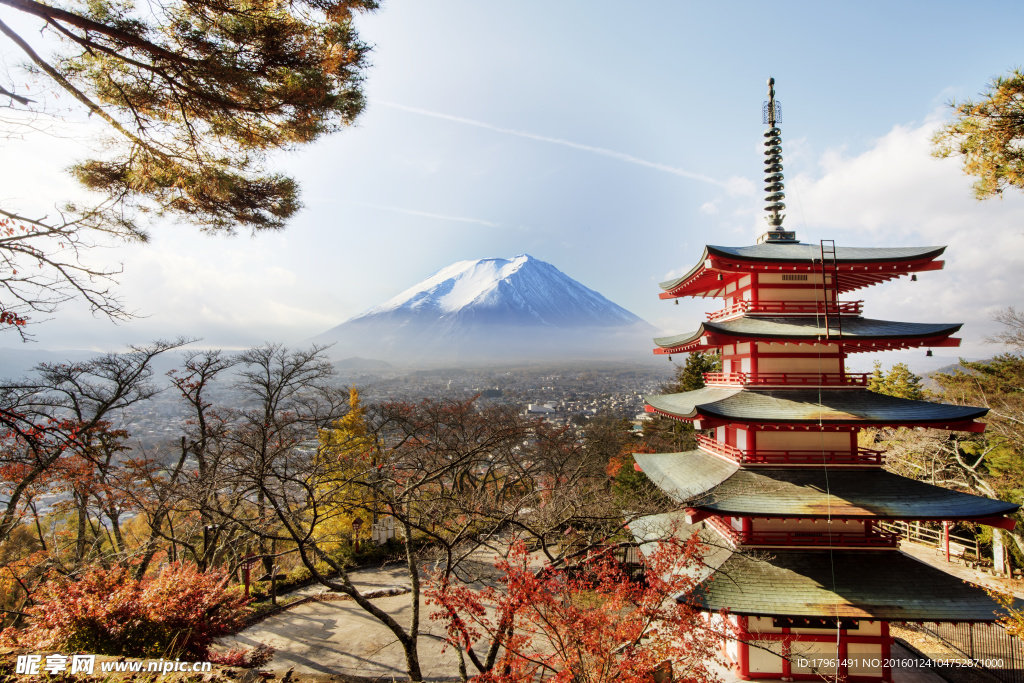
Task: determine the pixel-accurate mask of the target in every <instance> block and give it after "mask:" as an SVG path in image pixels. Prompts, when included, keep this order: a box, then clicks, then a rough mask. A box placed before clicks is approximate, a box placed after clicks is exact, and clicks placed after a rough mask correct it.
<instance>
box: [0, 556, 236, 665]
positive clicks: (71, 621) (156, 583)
mask: <svg viewBox="0 0 1024 683" xmlns="http://www.w3.org/2000/svg"><path fill="white" fill-rule="evenodd" d="M226 589H227V577H226V575H225V574H224V573H223V572H221V571H218V570H212V571H208V572H205V573H203V572H200V571H198V570H197V569H196V567H195V565H193V564H187V563H175V564H172V565H169V566H168V567H166V568H165V569H164V570H163V571H162V572H161V573H160V575H159V576H158V577H157V578H155V579H153V580H151V581H149V582H139V581H136V580H135V579H134V578H132V576H131V575H130V574H129V572H128V571H127V570H125V569H123V568H119V567H115V568H113V569H102V568H94V569H92V570H90V571H88V572H87V573H85V574H84V575H83V576H81V577H80V578H79V579H78V580H77V581H72V580H69V579H58V580H55V581H51V582H49V583H47V584H44V586H43V587H42V589H41V590H40V592H39V594H38V596H37V602H36V604H35V605H33V606H32V607H30V608H28V609H27V610H26V613H27V615H28V617H29V622H30V625H29V627H28V628H27V629H26V630H24V631H21V632H15V631H14V630H13V629H6V630H5V631H4V632H3V634H0V644H5V645H14V646H21V647H32V648H37V649H59V650H66V651H84V652H92V653H96V654H107V655H126V656H134V657H186V658H192V659H193V660H199V659H205V658H206V657H207V656H208V654H209V647H210V644H211V643H212V642H213V640H214V639H215V638H217V637H219V636H222V635H227V634H229V633H233V632H234V631H236V630H238V629H239V628H241V627H242V626H243V625H244V619H245V615H246V611H247V610H246V607H245V606H246V604H247V603H248V600H247V599H246V598H245V597H244V596H241V595H238V594H237V593H236V592H234V591H228V590H226Z"/></svg>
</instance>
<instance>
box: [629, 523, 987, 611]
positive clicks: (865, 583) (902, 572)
mask: <svg viewBox="0 0 1024 683" xmlns="http://www.w3.org/2000/svg"><path fill="white" fill-rule="evenodd" d="M682 518H683V515H682V514H681V513H669V514H665V515H654V516H651V517H644V518H641V519H639V520H635V521H634V522H633V523H631V524H630V530H631V531H632V532H633V535H634V537H636V539H637V540H638V541H639V542H640V543H641V546H640V547H641V550H642V551H643V552H645V553H648V554H649V553H650V552H653V551H654V549H655V548H656V544H655V543H654V542H653V541H654V540H655V539H658V538H665V537H666V536H667V535H674V536H676V537H681V538H688V537H690V536H691V535H692V534H694V533H700V534H701V537H702V538H703V539H704V540H705V541H706V542H707V543H708V546H709V547H708V550H707V552H706V553H705V554H704V557H703V562H702V564H701V565H699V566H695V567H690V568H687V569H685V570H684V571H686V572H687V573H688V574H689V575H690V576H691V577H693V579H694V580H695V581H696V582H697V583H698V585H697V587H696V588H695V589H694V590H693V591H691V592H690V593H689V594H683V595H679V596H677V597H676V600H678V601H679V602H684V603H688V604H692V605H695V606H697V607H699V608H701V609H705V610H710V611H718V610H721V609H728V610H729V612H730V613H732V614H740V615H746V616H779V617H809V618H821V617H824V616H828V617H836V618H848V619H871V620H885V621H953V622H991V621H995V620H996V618H998V616H1000V615H997V614H996V610H998V609H999V608H998V605H997V604H996V603H995V601H994V600H993V599H992V598H990V597H989V596H988V595H987V594H986V593H985V591H984V590H982V589H981V588H978V587H977V586H973V585H971V584H968V583H966V582H964V581H962V580H960V579H958V578H956V577H955V576H952V575H950V574H947V573H945V572H943V571H941V570H939V569H936V568H934V567H932V566H930V565H927V564H924V563H922V562H919V561H917V560H915V559H914V558H912V557H910V556H908V555H906V554H904V553H902V552H900V551H898V550H875V551H870V550H867V551H857V550H842V551H839V550H832V551H829V550H799V551H790V550H772V551H771V553H770V554H765V553H764V552H758V553H756V554H750V555H748V554H744V553H743V552H742V551H737V550H734V549H732V548H729V547H725V546H723V545H721V544H720V543H716V542H715V540H714V538H715V537H714V535H713V534H712V533H711V532H708V531H701V530H700V528H699V526H697V525H688V524H686V523H685V522H683V521H682Z"/></svg>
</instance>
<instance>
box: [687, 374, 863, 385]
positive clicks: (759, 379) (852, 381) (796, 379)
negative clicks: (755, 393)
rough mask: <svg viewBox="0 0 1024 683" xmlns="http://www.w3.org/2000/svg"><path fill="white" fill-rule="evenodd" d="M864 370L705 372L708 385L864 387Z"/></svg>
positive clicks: (705, 381) (705, 380)
mask: <svg viewBox="0 0 1024 683" xmlns="http://www.w3.org/2000/svg"><path fill="white" fill-rule="evenodd" d="M869 376H870V374H869V373H866V372H846V373H839V372H829V373H817V372H705V373H704V383H705V384H706V385H708V386H718V387H721V386H734V387H735V386H742V387H746V386H760V387H785V386H799V387H866V386H867V385H868V377H869Z"/></svg>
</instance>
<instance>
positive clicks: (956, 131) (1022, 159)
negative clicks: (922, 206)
mask: <svg viewBox="0 0 1024 683" xmlns="http://www.w3.org/2000/svg"><path fill="white" fill-rule="evenodd" d="M982 98H983V99H981V100H978V101H976V102H975V101H972V100H966V101H964V102H959V103H958V102H952V103H951V105H950V106H952V107H953V111H954V112H955V118H954V120H953V121H952V122H951V123H949V124H947V125H945V126H943V127H942V128H941V129H940V130H939V131H938V132H937V133H936V134H935V136H934V137H933V138H932V142H933V144H934V148H933V154H935V156H938V157H954V156H955V157H962V158H963V164H964V172H965V173H967V174H969V175H973V176H976V177H977V178H978V180H977V181H975V183H974V196H975V197H977V198H978V199H987V198H989V197H993V196H996V195H998V194H1001V193H1002V192H1003V190H1004V189H1006V188H1007V187H1016V188H1018V189H1024V71H1022V70H1021V69H1014V70H1013V71H1011V72H1010V73H1009V74H1008V75H1006V76H999V77H996V78H994V79H993V80H992V82H991V83H989V86H988V89H987V90H986V91H985V92H983V93H982Z"/></svg>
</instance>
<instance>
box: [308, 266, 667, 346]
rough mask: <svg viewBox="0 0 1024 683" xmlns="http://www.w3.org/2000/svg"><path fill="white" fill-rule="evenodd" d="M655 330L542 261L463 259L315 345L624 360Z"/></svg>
mask: <svg viewBox="0 0 1024 683" xmlns="http://www.w3.org/2000/svg"><path fill="white" fill-rule="evenodd" d="M650 332H651V326H650V325H648V324H647V323H646V322H644V321H643V320H642V319H641V318H639V317H637V316H636V315H634V314H632V313H630V312H629V311H627V310H626V309H624V308H622V307H621V306H618V305H617V304H614V303H612V302H611V301H609V300H608V299H606V298H605V297H603V296H601V295H600V294H599V293H597V292H595V291H594V290H592V289H589V288H587V287H584V286H583V285H581V284H580V283H578V282H576V281H575V280H573V279H572V278H570V277H569V276H567V275H565V274H564V273H562V272H561V271H560V270H558V269H557V268H555V267H554V266H552V265H551V264H549V263H545V262H544V261H541V260H539V259H535V258H533V257H532V256H528V255H522V256H516V257H515V258H512V259H500V258H494V259H480V260H477V261H460V262H458V263H454V264H452V265H450V266H448V267H447V268H443V269H441V270H439V271H438V272H437V273H435V274H434V275H432V276H430V277H428V278H427V279H426V280H423V281H422V282H420V283H418V284H416V285H414V286H413V287H410V288H409V289H407V290H405V291H404V292H402V293H401V294H398V295H397V296H395V297H393V298H392V299H390V300H388V301H386V302H384V303H383V304H380V305H379V306H375V307H373V308H371V309H370V310H368V311H366V312H365V313H362V314H360V315H357V316H355V317H354V318H351V319H349V320H347V321H346V322H344V323H342V324H341V325H338V326H337V327H335V328H333V329H331V330H328V331H327V332H325V333H324V334H322V335H319V336H317V337H315V338H314V339H313V341H315V342H320V343H334V344H335V348H334V350H333V351H332V355H334V356H336V357H342V356H345V355H355V354H358V355H364V356H367V355H369V356H371V357H374V358H381V359H383V360H388V361H391V360H392V357H399V358H400V359H402V360H405V361H410V360H413V361H424V360H435V361H437V362H444V363H450V362H453V361H473V362H479V361H486V360H495V361H498V360H512V359H515V360H526V359H530V358H536V359H538V360H540V359H550V358H552V357H558V356H573V357H581V356H582V357H587V358H615V357H621V354H622V353H627V354H628V355H629V356H630V357H634V356H636V355H638V354H639V353H643V352H646V353H650V351H649V348H650Z"/></svg>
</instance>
